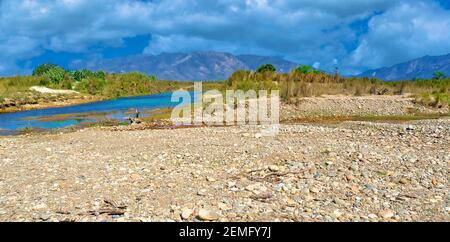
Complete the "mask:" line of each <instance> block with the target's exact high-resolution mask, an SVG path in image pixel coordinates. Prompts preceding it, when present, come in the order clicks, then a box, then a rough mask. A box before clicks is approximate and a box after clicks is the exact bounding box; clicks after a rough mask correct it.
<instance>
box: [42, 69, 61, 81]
mask: <svg viewBox="0 0 450 242" xmlns="http://www.w3.org/2000/svg"><path fill="white" fill-rule="evenodd" d="M43 75H44V76H46V77H48V78H49V79H50V81H51V82H53V83H55V84H58V83H60V82H62V81H63V80H64V77H65V75H66V71H65V70H64V69H63V68H61V67H53V68H51V69H49V70H47V71H46V72H45V73H44V74H43Z"/></svg>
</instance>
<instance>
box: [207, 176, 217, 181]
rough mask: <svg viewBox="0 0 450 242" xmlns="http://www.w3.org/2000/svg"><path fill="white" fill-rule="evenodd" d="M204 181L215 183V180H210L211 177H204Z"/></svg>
mask: <svg viewBox="0 0 450 242" xmlns="http://www.w3.org/2000/svg"><path fill="white" fill-rule="evenodd" d="M206 180H207V181H209V182H215V181H216V179H214V178H212V177H206Z"/></svg>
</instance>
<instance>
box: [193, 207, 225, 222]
mask: <svg viewBox="0 0 450 242" xmlns="http://www.w3.org/2000/svg"><path fill="white" fill-rule="evenodd" d="M198 218H199V219H200V220H204V221H214V220H218V219H219V218H220V215H219V213H217V212H215V211H212V210H208V209H204V208H201V209H200V210H198Z"/></svg>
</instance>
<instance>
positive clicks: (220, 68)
mask: <svg viewBox="0 0 450 242" xmlns="http://www.w3.org/2000/svg"><path fill="white" fill-rule="evenodd" d="M266 63H270V64H273V65H274V66H275V67H276V68H277V70H278V71H280V72H288V71H290V70H291V69H293V68H295V67H296V66H297V65H298V64H297V63H294V62H290V61H287V60H284V59H282V58H280V57H270V56H257V55H238V56H235V55H232V54H229V53H224V52H213V51H208V52H193V53H189V54H185V53H162V54H159V55H134V56H128V57H123V58H113V59H102V60H91V61H76V62H73V63H72V64H71V65H70V68H72V69H82V68H87V69H90V70H104V71H107V72H115V73H120V72H130V71H140V72H144V73H148V74H153V75H156V76H157V78H158V79H163V80H225V79H227V78H228V77H229V76H230V75H231V74H232V73H233V72H235V71H236V70H239V69H248V70H255V69H256V68H257V67H258V66H260V65H262V64H266Z"/></svg>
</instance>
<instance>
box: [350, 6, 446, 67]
mask: <svg viewBox="0 0 450 242" xmlns="http://www.w3.org/2000/svg"><path fill="white" fill-rule="evenodd" d="M449 52H450V11H448V10H444V9H442V8H440V7H439V6H438V5H436V4H430V3H428V2H414V3H412V2H405V3H402V4H399V5H397V6H396V7H394V8H391V9H389V10H388V11H386V12H385V13H383V14H381V15H379V16H376V17H373V18H372V19H371V20H370V22H369V30H368V33H367V34H366V35H364V36H362V37H361V39H360V44H359V46H358V47H357V48H356V49H355V50H354V51H353V53H352V55H351V57H350V63H351V65H354V66H360V67H367V68H376V67H381V66H385V65H392V64H396V63H399V62H402V61H407V60H410V59H413V58H417V57H421V56H424V55H441V54H446V53H449Z"/></svg>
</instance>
